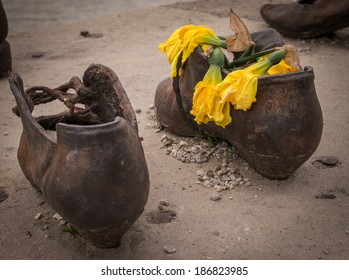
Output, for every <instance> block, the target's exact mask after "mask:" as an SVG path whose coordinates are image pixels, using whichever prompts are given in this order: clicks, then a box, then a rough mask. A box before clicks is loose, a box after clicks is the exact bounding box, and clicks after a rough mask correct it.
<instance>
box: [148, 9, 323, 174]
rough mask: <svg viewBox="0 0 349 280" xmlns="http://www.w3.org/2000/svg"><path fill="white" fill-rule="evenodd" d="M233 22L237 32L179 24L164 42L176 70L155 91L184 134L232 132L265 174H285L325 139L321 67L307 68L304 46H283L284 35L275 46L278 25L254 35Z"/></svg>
mask: <svg viewBox="0 0 349 280" xmlns="http://www.w3.org/2000/svg"><path fill="white" fill-rule="evenodd" d="M231 22H233V24H231V26H233V27H235V30H234V32H235V35H234V36H227V37H222V36H217V35H216V34H215V33H214V32H213V31H212V30H211V29H208V28H205V27H202V26H201V27H200V28H195V27H193V26H192V27H190V29H188V27H184V28H179V29H178V30H177V31H176V32H175V33H174V34H173V35H172V36H171V37H170V38H169V39H168V40H167V41H165V42H164V43H162V44H160V46H159V47H160V50H162V51H163V52H165V53H166V55H167V57H168V60H169V62H170V64H171V74H170V75H171V76H170V77H169V78H167V79H165V80H163V81H162V82H161V83H160V84H159V85H158V87H157V90H156V93H155V102H154V105H155V112H156V116H157V119H158V121H159V122H160V124H162V125H163V126H164V127H165V128H166V129H167V130H168V131H170V132H172V133H174V134H177V135H181V136H195V135H197V134H198V133H203V134H205V133H207V134H209V135H214V136H215V137H217V138H221V139H224V140H226V141H228V142H230V143H231V144H232V145H234V146H235V147H236V148H237V150H238V151H239V154H240V155H241V156H242V157H243V158H245V159H246V161H248V162H249V163H250V165H251V166H252V167H254V168H255V170H256V171H257V172H259V173H260V174H262V175H263V176H265V177H268V178H272V179H285V178H287V177H289V176H290V175H291V174H293V173H294V171H295V170H296V169H297V168H299V167H300V166H301V165H302V164H303V163H304V162H305V161H306V160H307V159H308V158H309V157H310V156H311V155H312V154H313V153H314V152H315V150H316V148H317V146H318V144H319V142H320V139H321V134H322V125H323V121H322V112H321V107H320V104H319V101H318V99H317V95H316V90H315V86H314V74H313V69H312V68H311V67H308V66H307V67H304V68H302V67H301V66H300V62H299V58H298V56H297V53H296V50H295V49H294V48H293V47H292V46H289V45H284V46H281V47H280V44H279V41H280V40H279V39H280V37H278V36H276V37H275V38H277V39H278V42H276V44H275V45H278V46H279V47H275V46H274V47H272V48H267V47H266V46H267V45H268V46H272V45H273V42H271V40H270V38H269V37H268V34H271V33H270V30H267V31H266V32H265V36H264V35H263V32H259V34H258V36H253V34H252V36H251V35H250V34H249V33H248V30H247V28H246V27H245V26H244V24H243V23H242V21H241V20H240V19H239V18H237V16H236V15H235V14H233V15H232V19H231ZM236 29H238V30H236ZM194 30H195V32H194ZM199 30H202V32H203V33H202V34H199V33H200V32H201V31H199ZM208 30H209V31H208ZM188 32H192V33H188ZM189 34H191V35H189ZM239 34H240V35H239ZM191 36H193V37H195V38H191ZM175 38H177V39H175ZM184 38H185V40H184ZM252 38H258V41H253V39H252ZM189 46H190V47H189ZM256 46H258V49H259V50H258V51H256ZM237 52H239V53H240V55H239V56H235V57H234V58H233V59H231V58H230V57H231V56H232V54H235V53H237ZM228 53H230V55H228Z"/></svg>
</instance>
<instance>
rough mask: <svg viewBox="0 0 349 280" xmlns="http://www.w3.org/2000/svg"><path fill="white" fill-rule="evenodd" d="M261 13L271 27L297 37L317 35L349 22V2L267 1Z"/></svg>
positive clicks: (311, 0) (309, 0) (322, 0)
mask: <svg viewBox="0 0 349 280" xmlns="http://www.w3.org/2000/svg"><path fill="white" fill-rule="evenodd" d="M260 13H261V16H262V18H263V19H264V21H265V22H266V23H267V24H268V25H269V26H270V27H272V28H274V29H276V30H277V31H279V32H280V33H281V34H283V35H285V36H289V37H294V38H311V37H317V36H321V35H325V34H328V33H331V32H334V31H337V30H339V29H342V28H345V27H348V26H349V2H348V1H342V0H303V1H299V2H293V3H289V4H264V5H262V7H261V9H260Z"/></svg>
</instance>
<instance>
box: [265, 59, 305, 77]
mask: <svg viewBox="0 0 349 280" xmlns="http://www.w3.org/2000/svg"><path fill="white" fill-rule="evenodd" d="M298 71H299V69H298V68H295V67H293V66H291V65H288V64H287V63H286V62H285V60H281V61H280V63H278V64H276V65H274V66H272V67H270V68H269V70H268V72H267V74H269V75H274V74H285V73H291V72H298Z"/></svg>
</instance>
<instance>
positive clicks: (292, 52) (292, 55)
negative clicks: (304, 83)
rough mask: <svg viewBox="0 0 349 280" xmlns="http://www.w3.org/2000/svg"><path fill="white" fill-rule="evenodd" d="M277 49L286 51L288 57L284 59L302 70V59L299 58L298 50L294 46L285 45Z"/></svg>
mask: <svg viewBox="0 0 349 280" xmlns="http://www.w3.org/2000/svg"><path fill="white" fill-rule="evenodd" d="M276 49H285V50H286V55H285V57H284V60H285V62H286V63H287V64H288V65H290V66H292V67H294V68H297V69H300V59H299V57H298V54H297V50H296V48H295V47H294V46H292V45H284V46H282V47H279V48H276Z"/></svg>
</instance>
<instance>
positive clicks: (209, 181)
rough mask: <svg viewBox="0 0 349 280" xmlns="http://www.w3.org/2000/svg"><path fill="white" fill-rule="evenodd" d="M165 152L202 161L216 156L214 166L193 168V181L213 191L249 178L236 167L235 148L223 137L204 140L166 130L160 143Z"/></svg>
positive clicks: (189, 160) (183, 159) (187, 160)
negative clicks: (178, 136)
mask: <svg viewBox="0 0 349 280" xmlns="http://www.w3.org/2000/svg"><path fill="white" fill-rule="evenodd" d="M160 149H165V151H166V154H167V155H169V156H172V157H173V158H175V159H177V160H179V161H181V162H183V163H199V164H202V163H206V162H208V161H209V160H210V159H216V160H217V162H218V164H216V166H215V167H214V169H208V170H201V169H199V170H197V171H196V176H197V184H199V185H201V186H203V187H205V188H214V189H215V190H216V191H217V192H221V191H223V190H231V189H234V188H235V187H237V186H239V187H245V186H250V185H251V181H250V180H249V179H248V178H246V177H244V176H243V175H242V174H241V173H240V170H239V169H238V168H236V167H235V166H236V159H237V157H238V155H237V154H236V152H235V151H236V150H235V148H234V147H232V146H231V145H230V144H229V143H227V142H225V141H215V142H208V141H204V140H202V139H200V138H195V137H194V138H188V139H185V140H183V139H176V138H171V137H170V136H168V135H167V134H164V135H162V137H161V147H160Z"/></svg>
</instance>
